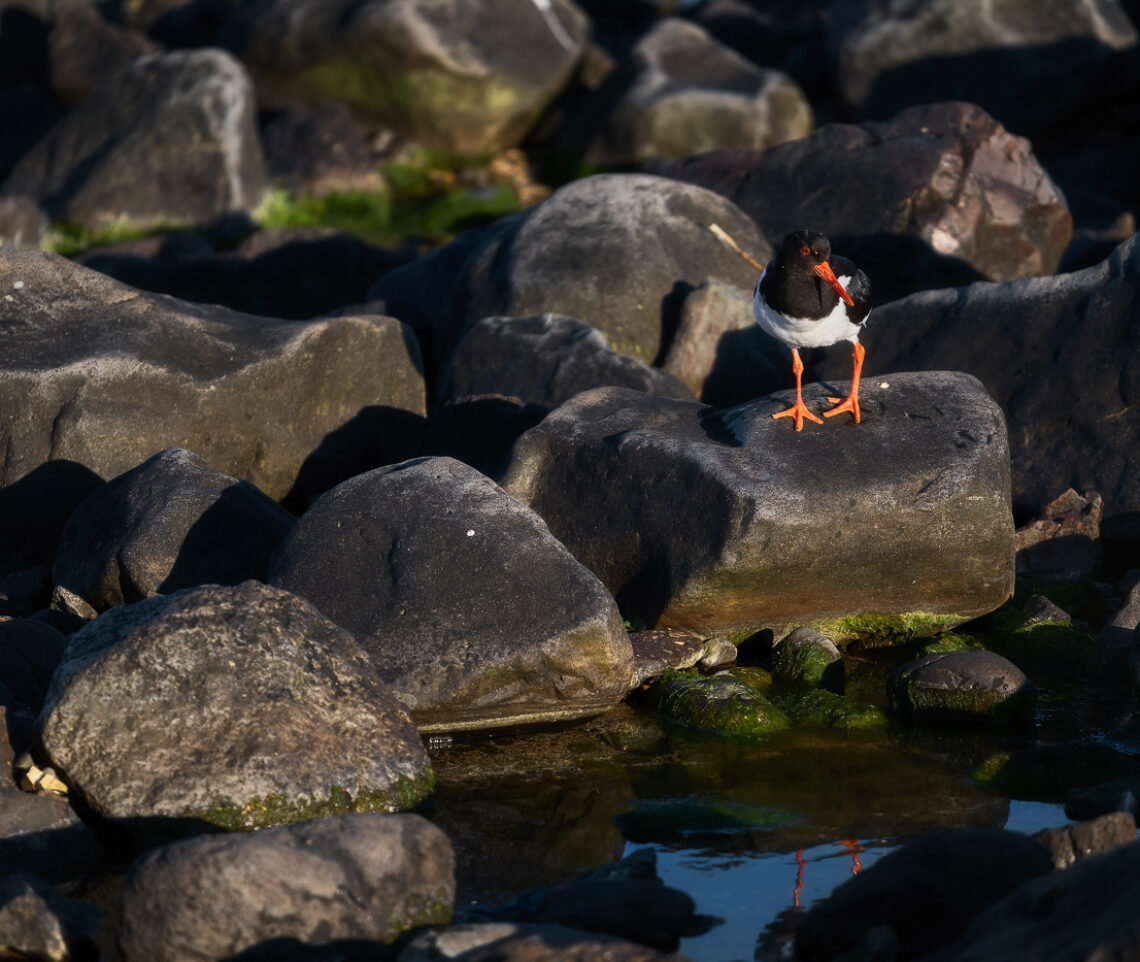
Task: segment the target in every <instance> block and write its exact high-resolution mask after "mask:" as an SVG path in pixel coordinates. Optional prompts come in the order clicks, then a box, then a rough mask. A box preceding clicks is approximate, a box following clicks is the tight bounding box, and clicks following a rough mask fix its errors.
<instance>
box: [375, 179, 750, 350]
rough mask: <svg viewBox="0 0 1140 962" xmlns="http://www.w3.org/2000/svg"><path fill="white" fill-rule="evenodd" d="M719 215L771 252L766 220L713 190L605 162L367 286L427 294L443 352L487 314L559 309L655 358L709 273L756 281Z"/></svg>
mask: <svg viewBox="0 0 1140 962" xmlns="http://www.w3.org/2000/svg"><path fill="white" fill-rule="evenodd" d="M712 223H716V224H719V225H720V227H722V228H723V229H724V230H725V231H727V232H728V233H729V234H730V235H731V236H732V237H733V238H735V240H736V242H737V243H738V244H739V245H740V246H741V247H743V248H744V249H745V250H749V251H751V252H752V253H753V255H754V256H756V257H759V258H761V259H763V258H765V257H767V256H768V254H769V253H770V252H771V248H770V247H769V245H768V244H767V243H766V242H765V241H764V240H763V238H762V237H761V236H760V233H759V231H758V230H757V229H756V225H755V224H754V223H753V222H752V221H751V220H750V219H749V218H748V217H747V216H746V215H744V214H743V213H742V212H741V211H740V210H738V209H737V208H736V207H735V206H734V205H733V204H730V203H729V202H727V201H726V200H725V199H724V198H723V197H720V196H718V195H717V194H714V193H713V192H712V191H707V190H703V189H701V188H699V187H693V186H690V185H688V184H680V183H678V182H676V181H671V180H668V179H665V178H661V177H653V176H650V175H648V174H598V175H596V176H593V177H586V178H583V179H581V180H576V181H573V182H571V183H569V184H567V185H566V186H565V187H562V188H560V189H558V190H556V191H555V192H554V193H553V194H551V195H550V197H548V198H547V199H546V200H544V201H543V202H542V203H541V204H538V205H537V206H535V207H533V208H531V209H530V210H527V211H523V212H522V213H521V214H517V215H515V216H513V217H510V218H507V219H505V220H503V221H500V222H499V223H498V224H496V225H495V226H494V227H493V228H491V229H489V230H487V231H485V232H483V233H481V234H479V235H477V236H476V237H467V236H466V235H461V236H460V237H459V238H458V239H456V240H455V241H452V243H451V244H449V245H447V246H446V247H444V248H442V249H441V250H439V251H438V252H436V253H434V254H433V255H429V256H427V257H424V258H420V259H419V260H418V261H415V262H413V263H412V264H409V265H408V266H407V267H405V268H403V269H400V270H396V271H392V272H391V273H390V274H387V275H385V276H384V277H382V278H381V279H380V280H379V281H378V282H377V283H376V284H375V285H373V287H372V288H371V289H370V290H369V295H368V296H369V297H370V298H374V299H379V300H392V301H394V302H410V303H412V304H415V305H418V307H419V310H420V312H421V313H422V315H423V316H425V317H426V318H427V319H428V320H429V321H430V325H431V329H432V332H433V336H434V352H435V356H436V357H437V358H439V359H440V360H441V361H442V360H443V359H444V358H445V357H446V356H447V354H448V353H449V352H450V350H451V349H452V347H453V346H454V345H455V344H456V343H457V342H458V340H459V338H460V337H461V336H462V335H463V333H464V332H465V331H466V330H467V329H468V328H469V327H470V326H471V325H473V324H475V323H476V322H477V321H480V320H482V319H483V318H484V317H491V316H509V317H526V316H528V315H531V314H540V313H543V312H545V311H554V312H558V313H562V314H568V315H570V316H571V317H576V318H579V319H580V320H582V321H584V322H586V323H587V324H589V325H591V326H592V327H596V328H597V329H598V330H600V331H601V332H602V334H604V335H605V337H606V339H607V340H608V341H609V343H610V346H611V347H613V348H614V350H617V351H621V352H623V353H625V354H631V355H633V356H634V357H638V358H640V359H641V360H643V361H646V362H652V361H654V359H655V358H657V357H658V355H659V354H660V353H661V352H662V351H663V350H665V349H666V348H667V347H668V343H669V337H670V335H671V333H672V330H673V329H674V328H675V327H676V322H677V311H678V309H679V306H680V302H681V300H682V299H683V298H684V295H685V294H686V293H687V292H688V291H689V290H690V289H691V288H692V287H695V286H696V285H698V284H701V283H703V282H704V281H705V280H706V279H707V278H709V277H719V278H721V279H723V280H726V281H728V282H730V283H732V284H735V285H737V286H738V287H741V288H743V289H746V290H749V291H750V290H752V288H753V287H754V286H755V284H756V271H755V270H754V269H753V268H751V267H749V266H748V265H747V264H746V263H745V262H744V261H743V260H741V258H740V257H739V256H738V255H737V254H735V253H733V252H732V251H731V250H730V249H729V248H728V247H726V246H725V245H724V243H723V242H721V241H720V240H718V239H717V238H716V236H715V235H713V234H712V233H711V232H710V231H709V229H708V228H709V225H710V224H712ZM425 290H426V291H428V292H429V293H428V295H427V298H425V297H424V296H423V294H422V293H421V292H423V291H425ZM433 290H435V291H439V290H443V291H446V292H448V294H449V296H448V297H447V298H443V297H440V295H439V294H434V295H433V294H432V293H430V292H431V291H433ZM390 309H394V308H390Z"/></svg>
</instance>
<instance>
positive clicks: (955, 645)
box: [915, 631, 984, 658]
mask: <svg viewBox="0 0 1140 962" xmlns="http://www.w3.org/2000/svg"><path fill="white" fill-rule="evenodd" d="M982 647H984V646H983V645H982V643H981V642H980V641H978V640H977V639H976V638H972V637H970V636H969V635H958V634H955V633H954V632H952V631H944V632H943V633H942V634H940V635H939V636H938V637H937V638H934V639H933V640H931V641H928V642H927V643H926V644H924V645H921V646H920V647H919V649H918V650H917V651H916V652H915V656H916V657H918V658H921V657H922V656H923V655H937V654H941V653H942V652H946V651H974V650H976V649H978V648H982Z"/></svg>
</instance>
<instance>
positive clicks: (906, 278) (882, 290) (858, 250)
mask: <svg viewBox="0 0 1140 962" xmlns="http://www.w3.org/2000/svg"><path fill="white" fill-rule="evenodd" d="M831 249H832V250H833V251H835V252H836V253H837V254H840V255H842V256H843V257H846V258H847V259H848V260H850V261H852V262H853V263H854V264H855V265H856V266H857V267H859V269H860V270H862V271H863V272H864V273H865V274H866V275H867V276H868V277H869V278H870V279H871V293H872V297H873V298H874V304H875V306H879V305H882V304H886V303H888V302H889V301H894V300H898V299H899V298H900V297H906V296H907V295H908V294H913V293H914V292H915V291H922V290H931V289H934V288H942V287H965V286H966V285H967V284H973V283H975V282H976V281H985V280H989V278H988V277H986V276H985V275H984V274H982V273H981V271H979V270H978V269H977V268H976V267H974V266H973V265H972V264H970V263H969V262H967V261H964V260H962V259H961V258H959V257H949V256H947V255H946V254H940V253H939V252H938V251H936V250H935V249H934V248H933V247H931V246H930V245H929V244H928V243H927V242H926V241H924V240H923V239H922V238H921V237H915V236H914V235H912V234H893V233H888V232H885V231H883V232H879V233H875V234H839V233H836V234H834V235H832V236H831ZM871 316H872V318H873V317H874V312H873V310H872V315H871Z"/></svg>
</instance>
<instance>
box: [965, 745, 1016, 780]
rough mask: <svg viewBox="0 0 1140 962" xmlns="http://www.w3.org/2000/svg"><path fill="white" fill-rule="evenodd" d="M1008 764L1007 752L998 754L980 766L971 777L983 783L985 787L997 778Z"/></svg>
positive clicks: (991, 756)
mask: <svg viewBox="0 0 1140 962" xmlns="http://www.w3.org/2000/svg"><path fill="white" fill-rule="evenodd" d="M1008 763H1009V754H1008V753H1007V752H998V753H997V754H994V755H990V756H989V757H988V758H986V759H985V760H984V761H983V762H982V763H981V764H980V765H978V766H977V767H976V768H975V769H974V770H973V771H972V772H971V773H970V777H971V778H973V779H974V781H976V782H981V783H982V784H983V785H984V784H987V783H989V782H992V781H993V780H994V779H995V778H997V777H998V776H999V775H1000V774H1001V772H1002V769H1004V768H1005V766H1006V765H1007V764H1008Z"/></svg>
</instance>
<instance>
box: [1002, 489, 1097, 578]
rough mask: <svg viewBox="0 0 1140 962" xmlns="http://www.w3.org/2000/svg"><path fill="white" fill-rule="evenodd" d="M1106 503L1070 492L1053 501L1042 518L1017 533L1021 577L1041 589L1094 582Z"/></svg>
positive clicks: (1090, 495) (1094, 496)
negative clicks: (1091, 580)
mask: <svg viewBox="0 0 1140 962" xmlns="http://www.w3.org/2000/svg"><path fill="white" fill-rule="evenodd" d="M1103 516H1104V499H1103V498H1101V496H1100V495H1099V494H1097V493H1096V492H1095V491H1088V492H1086V494H1085V496H1084V497H1081V495H1079V494H1077V492H1076V491H1074V490H1073V489H1072V488H1069V490H1068V491H1066V492H1065V493H1064V494H1062V495H1060V496H1058V497H1057V498H1055V499H1054V500H1052V501H1050V502H1049V504H1047V505H1046V506H1045V509H1044V510H1043V511H1042V512H1041V517H1039V518H1036V519H1034V520H1033V521H1031V522H1030V523H1029V524H1027V525H1024V526H1023V527H1020V528H1018V529H1017V531H1015V532H1014V535H1013V543H1014V546H1015V548H1016V550H1017V576H1018V578H1022V579H1024V580H1025V582H1026V583H1027V584H1030V585H1034V586H1037V587H1041V586H1048V585H1056V584H1064V583H1066V582H1073V581H1081V580H1087V579H1091V578H1092V576H1093V574H1094V573H1095V572H1096V570H1097V568H1099V567H1100V561H1101V546H1100V520H1101V518H1102V517H1103Z"/></svg>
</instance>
